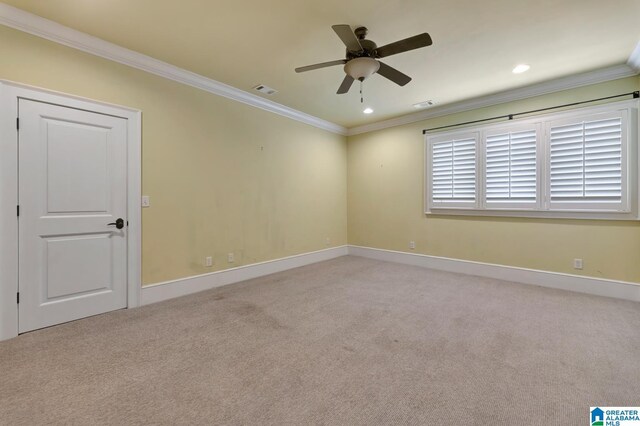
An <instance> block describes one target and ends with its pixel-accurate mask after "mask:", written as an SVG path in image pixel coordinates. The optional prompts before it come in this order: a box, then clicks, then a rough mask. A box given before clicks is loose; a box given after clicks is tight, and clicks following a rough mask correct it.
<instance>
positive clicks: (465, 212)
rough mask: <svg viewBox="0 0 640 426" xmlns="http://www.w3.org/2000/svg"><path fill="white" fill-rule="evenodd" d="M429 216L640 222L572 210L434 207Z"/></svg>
mask: <svg viewBox="0 0 640 426" xmlns="http://www.w3.org/2000/svg"><path fill="white" fill-rule="evenodd" d="M425 215H427V216H486V217H521V218H533V219H587V220H624V221H630V220H640V218H639V217H638V214H637V212H620V211H584V210H581V211H571V210H553V211H549V210H514V209H512V210H508V209H500V210H478V209H468V208H455V207H449V208H441V207H432V208H431V209H430V210H428V211H426V212H425Z"/></svg>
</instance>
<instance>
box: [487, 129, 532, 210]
mask: <svg viewBox="0 0 640 426" xmlns="http://www.w3.org/2000/svg"><path fill="white" fill-rule="evenodd" d="M536 147H537V131H536V129H535V128H534V129H527V130H523V131H517V132H506V133H501V134H495V135H489V136H487V138H486V200H487V203H492V202H496V203H497V202H501V203H514V204H515V203H535V202H536V197H537V149H536Z"/></svg>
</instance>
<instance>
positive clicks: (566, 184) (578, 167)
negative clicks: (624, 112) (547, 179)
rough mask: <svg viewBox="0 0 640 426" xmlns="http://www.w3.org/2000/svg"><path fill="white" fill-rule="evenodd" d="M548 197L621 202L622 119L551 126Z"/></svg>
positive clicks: (556, 199)
mask: <svg viewBox="0 0 640 426" xmlns="http://www.w3.org/2000/svg"><path fill="white" fill-rule="evenodd" d="M550 133H551V135H550V138H551V141H550V142H551V170H550V171H551V201H552V202H553V201H556V202H558V201H560V202H562V201H569V202H571V201H598V202H603V201H604V202H621V200H622V120H621V119H620V118H619V117H616V118H610V119H605V120H597V121H583V122H579V123H572V124H567V125H563V126H557V127H552V128H551V132H550Z"/></svg>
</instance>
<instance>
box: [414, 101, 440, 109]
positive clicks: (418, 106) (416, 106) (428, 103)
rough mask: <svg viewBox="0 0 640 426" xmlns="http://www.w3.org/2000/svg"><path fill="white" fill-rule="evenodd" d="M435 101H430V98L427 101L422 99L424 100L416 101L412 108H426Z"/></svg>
mask: <svg viewBox="0 0 640 426" xmlns="http://www.w3.org/2000/svg"><path fill="white" fill-rule="evenodd" d="M435 104H436V103H435V101H432V100H431V99H429V100H428V101H424V102H418V103H417V104H413V107H414V108H427V107H430V106H434V105H435Z"/></svg>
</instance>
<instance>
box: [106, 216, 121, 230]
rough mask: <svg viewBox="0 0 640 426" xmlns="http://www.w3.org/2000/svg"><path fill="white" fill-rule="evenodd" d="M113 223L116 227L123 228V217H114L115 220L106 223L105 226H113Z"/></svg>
mask: <svg viewBox="0 0 640 426" xmlns="http://www.w3.org/2000/svg"><path fill="white" fill-rule="evenodd" d="M113 225H115V226H116V228H118V229H122V228H124V219H122V218H121V217H120V218H118V219H116V221H115V222H111V223H107V226H113Z"/></svg>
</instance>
